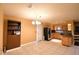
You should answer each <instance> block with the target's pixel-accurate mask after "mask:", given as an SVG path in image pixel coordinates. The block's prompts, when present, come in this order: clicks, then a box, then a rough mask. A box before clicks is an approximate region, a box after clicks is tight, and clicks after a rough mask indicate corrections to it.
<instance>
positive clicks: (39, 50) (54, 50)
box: [5, 41, 79, 55]
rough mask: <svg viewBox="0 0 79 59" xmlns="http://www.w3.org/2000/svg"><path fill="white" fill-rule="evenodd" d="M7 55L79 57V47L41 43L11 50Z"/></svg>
mask: <svg viewBox="0 0 79 59" xmlns="http://www.w3.org/2000/svg"><path fill="white" fill-rule="evenodd" d="M5 55H79V46H72V47H66V46H62V45H61V43H57V42H51V41H40V42H39V43H38V45H36V44H35V43H31V44H27V45H24V46H21V47H20V48H17V49H14V50H9V51H7V52H6V53H5Z"/></svg>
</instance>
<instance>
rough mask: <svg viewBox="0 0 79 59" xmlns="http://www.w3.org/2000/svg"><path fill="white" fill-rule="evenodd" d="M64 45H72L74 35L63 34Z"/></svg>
mask: <svg viewBox="0 0 79 59" xmlns="http://www.w3.org/2000/svg"><path fill="white" fill-rule="evenodd" d="M62 45H64V46H72V45H73V39H72V37H68V36H62Z"/></svg>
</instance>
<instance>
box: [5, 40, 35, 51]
mask: <svg viewBox="0 0 79 59" xmlns="http://www.w3.org/2000/svg"><path fill="white" fill-rule="evenodd" d="M31 43H35V41H32V42H29V43H26V44H22V45H21V46H20V47H17V48H14V49H10V50H7V51H6V52H10V51H13V50H16V49H19V48H21V47H22V46H25V45H28V44H31Z"/></svg>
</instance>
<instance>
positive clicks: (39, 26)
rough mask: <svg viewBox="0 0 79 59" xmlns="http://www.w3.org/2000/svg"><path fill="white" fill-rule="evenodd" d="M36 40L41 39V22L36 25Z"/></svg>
mask: <svg viewBox="0 0 79 59" xmlns="http://www.w3.org/2000/svg"><path fill="white" fill-rule="evenodd" d="M37 40H38V41H40V40H43V26H42V25H41V24H40V25H37Z"/></svg>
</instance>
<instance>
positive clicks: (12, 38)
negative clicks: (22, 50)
mask: <svg viewBox="0 0 79 59" xmlns="http://www.w3.org/2000/svg"><path fill="white" fill-rule="evenodd" d="M19 46H20V35H8V37H7V50H9V49H13V48H16V47H19Z"/></svg>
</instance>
